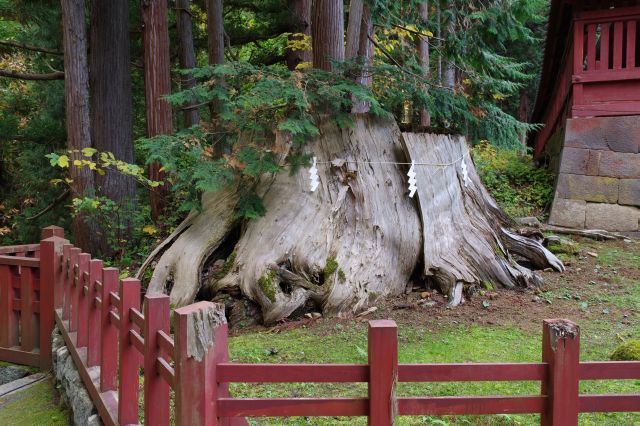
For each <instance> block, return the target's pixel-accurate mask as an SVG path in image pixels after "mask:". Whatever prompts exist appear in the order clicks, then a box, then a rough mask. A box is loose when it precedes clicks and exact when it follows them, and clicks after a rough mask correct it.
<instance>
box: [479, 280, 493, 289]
mask: <svg viewBox="0 0 640 426" xmlns="http://www.w3.org/2000/svg"><path fill="white" fill-rule="evenodd" d="M482 287H484V288H486V289H487V290H493V289H494V288H495V287H494V285H493V283H492V282H491V281H482Z"/></svg>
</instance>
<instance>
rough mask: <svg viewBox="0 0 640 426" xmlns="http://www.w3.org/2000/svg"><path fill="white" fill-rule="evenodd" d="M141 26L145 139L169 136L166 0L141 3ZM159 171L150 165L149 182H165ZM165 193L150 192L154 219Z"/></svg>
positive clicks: (170, 116) (165, 190)
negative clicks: (145, 116) (146, 137)
mask: <svg viewBox="0 0 640 426" xmlns="http://www.w3.org/2000/svg"><path fill="white" fill-rule="evenodd" d="M142 25H143V29H142V46H143V50H144V86H145V104H146V115H147V136H157V135H163V134H169V133H171V132H172V128H173V126H172V113H171V105H170V104H169V103H168V102H167V101H165V100H164V98H163V97H164V96H166V95H168V94H170V93H171V75H170V67H171V62H170V58H169V25H168V22H167V2H166V0H142ZM160 168H161V166H160V164H159V163H153V164H151V166H150V167H149V178H150V179H151V180H155V181H161V180H162V179H163V178H164V173H162V172H161V171H160ZM166 193H167V189H166V186H165V187H162V186H161V187H158V188H155V189H153V190H152V191H151V215H152V216H153V218H154V219H156V218H158V217H159V216H160V214H161V213H162V211H163V210H164V207H165V197H166Z"/></svg>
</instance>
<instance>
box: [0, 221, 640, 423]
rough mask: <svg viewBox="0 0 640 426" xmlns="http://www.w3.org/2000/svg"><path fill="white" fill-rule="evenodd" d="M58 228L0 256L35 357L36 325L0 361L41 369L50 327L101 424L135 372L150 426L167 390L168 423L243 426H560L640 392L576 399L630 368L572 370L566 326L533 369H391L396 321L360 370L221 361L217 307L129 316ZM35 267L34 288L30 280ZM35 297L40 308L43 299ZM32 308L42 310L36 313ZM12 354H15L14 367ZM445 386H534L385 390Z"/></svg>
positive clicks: (382, 330)
mask: <svg viewBox="0 0 640 426" xmlns="http://www.w3.org/2000/svg"><path fill="white" fill-rule="evenodd" d="M60 231H61V230H60V229H59V228H48V231H47V234H45V236H47V235H50V236H49V237H48V238H46V239H44V240H43V241H42V242H41V244H40V247H39V250H40V259H34V258H21V257H15V256H13V257H11V256H4V257H2V258H0V260H1V261H2V262H4V263H0V271H4V276H5V278H0V283H2V287H1V288H3V289H5V288H8V289H11V290H12V291H14V293H13V296H12V297H13V299H11V304H12V305H10V306H9V308H6V307H5V304H4V302H3V305H2V306H1V307H0V309H1V311H0V312H1V313H2V318H4V317H5V316H6V313H7V312H16V309H14V308H13V306H15V305H19V306H21V307H22V306H25V303H26V304H27V305H29V304H28V303H27V302H25V301H24V300H25V298H24V297H17V296H15V294H16V293H15V290H16V289H17V287H18V286H17V284H16V278H15V277H16V276H19V277H21V281H20V282H21V283H23V282H24V283H31V284H28V285H27V284H25V285H24V288H27V289H32V290H27V291H31V292H32V294H34V295H35V297H34V298H33V299H32V300H33V301H37V300H40V301H41V304H40V305H36V304H32V305H30V306H40V311H41V312H40V322H39V324H40V325H39V330H40V339H39V342H40V343H39V346H40V352H39V353H38V351H37V349H36V348H35V346H36V344H35V343H34V341H35V340H34V339H32V338H29V336H31V337H33V336H34V332H33V330H34V329H35V328H36V327H37V326H34V325H33V324H37V322H31V323H29V318H31V316H32V314H31V312H36V311H37V310H38V309H33V310H32V311H29V310H28V308H27V309H20V310H18V312H19V317H20V318H19V321H20V327H18V329H17V332H15V335H19V337H18V338H17V341H14V342H13V343H15V344H16V345H18V344H20V345H22V344H23V343H22V342H23V341H24V342H25V343H24V345H26V346H21V347H19V348H13V347H12V348H11V349H6V348H5V351H4V352H0V359H2V358H4V357H5V356H8V357H9V358H11V359H9V361H13V362H21V361H25V362H26V363H31V364H33V365H42V366H47V365H49V364H50V351H51V346H50V345H51V338H50V331H51V329H52V327H53V320H54V319H55V322H56V323H57V325H58V327H59V328H60V330H61V332H62V335H63V337H64V340H65V343H66V345H67V348H68V350H69V352H70V354H71V357H72V359H73V361H74V363H75V365H76V367H77V368H78V371H79V373H80V377H81V378H82V380H83V383H84V385H85V387H86V388H87V391H88V392H89V395H90V396H91V399H92V400H93V402H94V403H95V405H96V407H97V409H98V412H99V414H100V417H101V419H102V421H103V422H104V423H105V424H106V425H126V424H138V423H140V420H141V419H140V416H139V396H140V377H141V376H140V371H141V368H143V371H144V387H143V389H142V394H143V402H142V404H143V408H144V410H143V411H144V423H145V424H150V425H154V426H155V425H169V424H170V415H171V411H170V402H171V401H170V390H171V389H173V390H174V393H175V397H174V398H175V399H174V403H175V410H174V419H175V422H176V424H178V425H195V426H197V425H215V424H227V425H234V424H242V425H245V424H247V423H246V421H245V420H244V417H246V416H251V417H260V416H367V417H368V418H369V424H371V425H391V424H393V421H394V418H395V416H397V415H473V414H499V413H500V414H507V413H508V414H516V413H540V414H541V424H543V425H555V426H560V425H562V426H568V425H576V424H577V419H578V413H581V412H611V411H640V394H633V395H580V394H579V390H578V389H579V386H578V385H579V382H580V380H619V379H636V380H637V379H640V362H580V361H579V340H580V330H579V328H578V326H576V325H575V324H573V323H571V322H569V321H566V320H547V321H544V329H543V342H542V343H543V344H542V347H543V350H542V362H537V363H493V364H481V363H477V364H400V365H399V364H398V339H397V329H396V324H395V323H394V322H393V321H388V320H381V321H370V323H369V337H368V363H367V364H364V365H360V364H329V365H319V364H240V363H231V362H229V360H228V336H227V333H228V329H227V324H226V321H225V319H224V307H223V306H222V305H217V304H214V303H210V302H199V303H195V304H193V305H189V306H186V307H184V308H179V309H176V310H175V311H174V318H173V327H174V333H175V334H174V336H173V337H172V336H171V334H170V320H169V317H170V312H171V310H170V306H169V298H168V296H164V295H155V296H154V295H146V296H145V298H144V308H141V303H140V302H141V298H140V282H139V281H138V280H136V279H132V278H126V279H122V280H120V279H119V272H118V270H117V269H115V268H105V267H104V266H103V263H102V261H100V260H96V259H91V258H90V255H88V254H85V253H81V251H80V250H79V249H77V248H75V247H73V246H72V245H70V244H68V242H67V241H66V240H64V239H63V238H62V234H61V232H60ZM30 247H32V248H33V250H32V251H36V249H37V248H34V247H35V246H30ZM7 258H9V260H7ZM16 268H18V269H16ZM38 268H39V269H40V271H39V274H40V277H41V283H40V286H39V287H38V285H37V284H35V283H37V280H35V279H34V277H36V276H37V275H38V272H37V270H38ZM7 270H10V273H7V272H6V271H7ZM7 277H10V278H7ZM29 277H30V278H29ZM38 292H39V293H40V298H39V299H38V298H37V293H38ZM6 294H9V295H11V294H12V293H11V292H9V293H7V292H6V291H4V290H3V292H2V295H6ZM22 294H24V293H22V287H20V295H22ZM3 300H5V299H3ZM16 300H19V302H16ZM46 300H49V301H50V303H44V302H45V301H46ZM44 306H48V308H46V309H49V311H48V314H46V315H45V313H46V309H45V308H43V307H44ZM42 309H45V310H42ZM25 312H29V314H27V315H25ZM43 319H44V320H43ZM6 324H7V323H2V325H3V328H2V330H9V329H8V328H5V327H4V326H5V325H6ZM25 324H26V325H25ZM29 327H31V328H29ZM13 330H14V331H15V330H16V329H15V328H14V329H13ZM45 330H46V333H45ZM3 333H6V331H3ZM47 345H48V346H47ZM44 348H47V351H48V352H47V351H45V349H44ZM16 354H18V355H19V356H25V354H27V355H26V358H24V359H22V358H20V357H18V359H16V356H17V355H16ZM12 357H13V358H12ZM34 359H38V360H39V362H33V360H34ZM448 381H539V382H540V383H541V392H540V393H539V394H537V395H527V396H506V395H500V396H447V397H431V396H425V397H401V396H396V391H395V388H396V384H397V383H402V382H448ZM233 382H241V383H292V382H299V383H313V382H318V383H327V382H334V383H355V382H362V383H367V384H368V395H367V396H362V397H359V398H337V397H336V398H233V397H231V396H230V394H229V390H228V384H229V383H233Z"/></svg>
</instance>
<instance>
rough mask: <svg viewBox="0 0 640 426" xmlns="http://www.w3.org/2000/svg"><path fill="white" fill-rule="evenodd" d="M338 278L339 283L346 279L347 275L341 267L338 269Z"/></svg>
mask: <svg viewBox="0 0 640 426" xmlns="http://www.w3.org/2000/svg"><path fill="white" fill-rule="evenodd" d="M338 280H340V282H341V283H343V282H345V281H347V276H346V275H345V273H344V271H343V270H342V269H338Z"/></svg>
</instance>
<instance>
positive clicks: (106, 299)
mask: <svg viewBox="0 0 640 426" xmlns="http://www.w3.org/2000/svg"><path fill="white" fill-rule="evenodd" d="M117 291H118V270H117V269H116V268H104V269H103V270H102V292H101V293H100V303H101V307H100V325H101V332H100V334H101V339H100V340H101V342H100V390H101V391H102V392H106V391H114V390H116V389H117V378H118V327H117V326H116V325H115V324H112V323H111V318H110V314H109V313H110V312H111V311H112V310H113V308H112V306H111V302H110V296H109V293H111V292H114V293H115V292H117Z"/></svg>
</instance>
